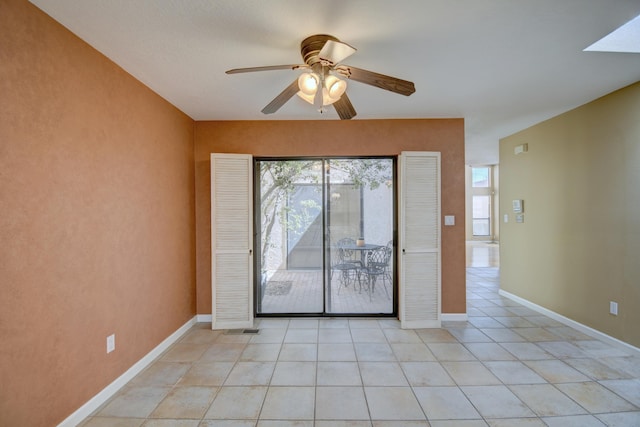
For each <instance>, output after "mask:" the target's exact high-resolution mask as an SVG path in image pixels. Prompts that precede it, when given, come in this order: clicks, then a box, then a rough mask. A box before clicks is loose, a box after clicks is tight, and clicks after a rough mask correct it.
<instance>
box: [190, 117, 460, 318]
mask: <svg viewBox="0 0 640 427" xmlns="http://www.w3.org/2000/svg"><path fill="white" fill-rule="evenodd" d="M401 151H440V152H441V153H442V157H441V159H442V160H441V161H442V215H443V216H444V215H455V216H456V219H457V221H456V225H455V226H453V227H444V226H443V227H442V311H443V313H466V296H465V234H464V203H465V200H464V191H465V190H464V121H463V120H462V119H448V120H447V119H439V120H435V119H434V120H353V121H338V120H331V121H327V120H323V121H225V122H197V123H196V140H195V157H196V230H197V239H196V240H197V250H196V252H197V266H198V267H197V272H198V273H197V274H198V277H197V292H198V297H197V301H198V313H199V314H209V313H211V208H210V203H211V194H210V191H211V189H210V164H209V161H210V160H209V154H210V153H213V152H220V153H247V154H252V155H254V156H339V155H345V156H352V155H392V156H393V155H397V154H399V153H400V152H401Z"/></svg>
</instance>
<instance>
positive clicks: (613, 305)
mask: <svg viewBox="0 0 640 427" xmlns="http://www.w3.org/2000/svg"><path fill="white" fill-rule="evenodd" d="M609 313H610V314H613V315H614V316H617V315H618V303H617V302H615V301H609Z"/></svg>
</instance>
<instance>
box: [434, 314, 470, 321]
mask: <svg viewBox="0 0 640 427" xmlns="http://www.w3.org/2000/svg"><path fill="white" fill-rule="evenodd" d="M440 320H442V321H443V322H466V321H467V320H469V317H468V316H467V313H442V314H441V315H440Z"/></svg>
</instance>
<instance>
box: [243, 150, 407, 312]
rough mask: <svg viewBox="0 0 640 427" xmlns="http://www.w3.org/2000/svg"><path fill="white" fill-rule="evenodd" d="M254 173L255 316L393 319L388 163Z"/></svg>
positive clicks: (335, 162)
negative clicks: (379, 316) (376, 316)
mask: <svg viewBox="0 0 640 427" xmlns="http://www.w3.org/2000/svg"><path fill="white" fill-rule="evenodd" d="M255 168H256V173H255V176H256V202H257V203H256V204H255V206H256V212H255V218H256V230H257V233H256V234H257V237H256V244H255V247H256V257H255V259H256V264H257V265H256V267H257V268H256V269H255V271H256V274H257V277H256V292H255V297H256V304H255V306H256V308H257V310H256V311H257V314H278V313H279V314H317V315H323V314H327V315H329V314H330V315H335V314H393V313H394V311H395V288H394V283H395V280H394V277H395V274H394V267H395V250H394V245H393V236H394V230H395V215H394V212H395V208H394V204H395V195H394V191H395V182H394V181H395V179H394V177H395V162H394V159H392V158H348V159H282V160H280V159H257V160H256V163H255Z"/></svg>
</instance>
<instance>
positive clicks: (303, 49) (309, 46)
mask: <svg viewBox="0 0 640 427" xmlns="http://www.w3.org/2000/svg"><path fill="white" fill-rule="evenodd" d="M327 40H333V41H335V42H339V41H340V40H338V39H337V38H336V37H333V36H330V35H328V34H316V35H313V36H309V37H307V38H306V39H304V40H302V42H301V43H300V53H301V54H302V59H303V60H304V62H305V64H307V65H308V66H310V67H313V66H314V65H315V64H317V63H319V62H320V58H319V57H318V54H319V53H320V50H322V47H323V46H324V44H325V43H326V42H327Z"/></svg>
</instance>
